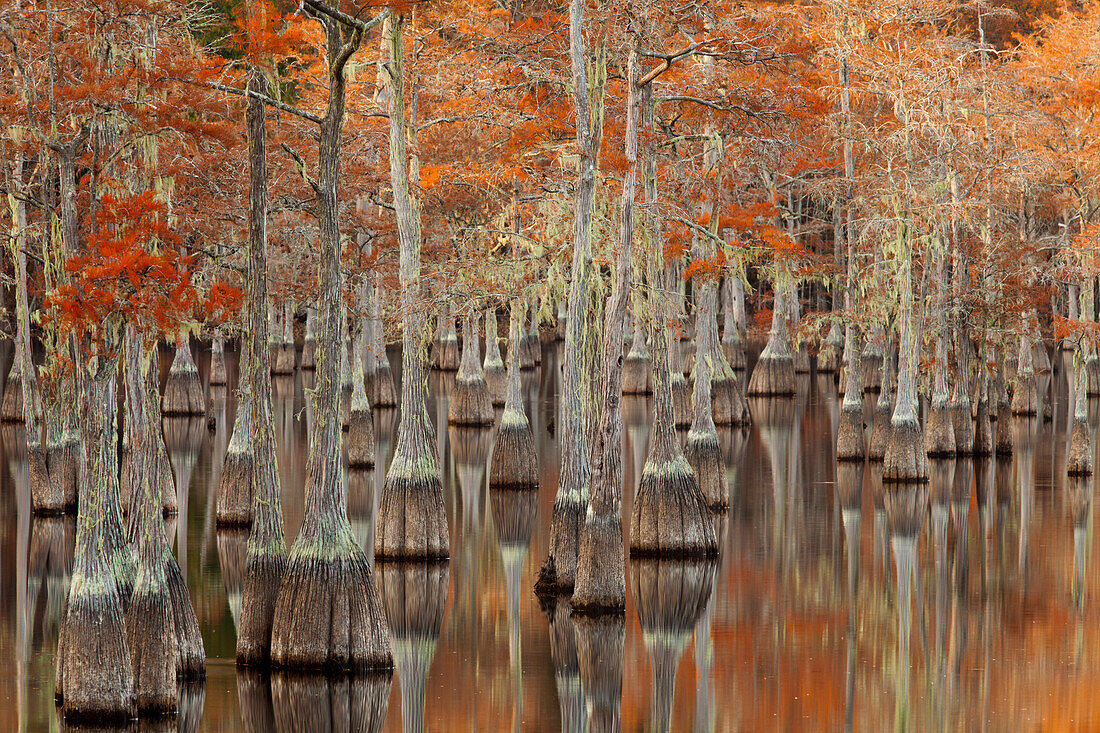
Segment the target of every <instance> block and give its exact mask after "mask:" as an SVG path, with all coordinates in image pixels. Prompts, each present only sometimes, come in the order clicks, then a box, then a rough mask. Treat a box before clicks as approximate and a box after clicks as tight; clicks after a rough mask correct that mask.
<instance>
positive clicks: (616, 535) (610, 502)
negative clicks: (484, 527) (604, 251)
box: [573, 47, 639, 613]
mask: <svg viewBox="0 0 1100 733" xmlns="http://www.w3.org/2000/svg"><path fill="white" fill-rule="evenodd" d="M627 68H628V73H627V90H628V91H627V117H626V159H627V170H626V175H625V177H624V180H623V193H622V201H621V204H620V209H619V227H620V232H619V234H620V236H619V252H618V255H617V258H616V263H615V265H616V266H615V284H614V286H613V288H612V291H611V299H610V300H609V301H608V303H607V309H606V311H605V321H604V323H605V326H604V334H603V336H604V341H603V344H604V355H605V358H604V367H603V374H602V375H601V376H602V378H601V380H600V390H601V392H602V393H603V404H602V409H601V411H600V420H599V426H598V429H597V430H598V432H597V435H596V450H595V451H594V452H593V455H592V459H593V461H592V468H593V473H592V475H593V482H592V489H593V490H592V497H591V499H590V500H589V502H588V512H587V515H586V516H585V521H584V527H583V528H582V530H581V542H580V549H579V550H578V553H577V579H576V587H575V589H574V592H573V607H574V609H576V610H578V611H588V612H597V613H599V612H607V611H611V612H618V611H621V610H623V609H624V608H625V604H626V574H625V567H624V566H625V563H624V558H623V535H622V486H623V463H622V435H623V415H622V376H623V375H622V359H621V358H620V357H619V356H618V355H620V354H621V353H622V343H623V320H624V318H625V317H626V304H627V301H628V300H629V299H630V251H631V245H632V243H633V240H634V194H635V180H636V178H637V168H638V165H637V158H638V112H639V98H638V97H639V89H638V81H637V80H638V55H637V49H636V48H634V47H632V48H631V50H630V56H629V59H628V61H627ZM612 355H616V356H615V357H614V358H613V356H612Z"/></svg>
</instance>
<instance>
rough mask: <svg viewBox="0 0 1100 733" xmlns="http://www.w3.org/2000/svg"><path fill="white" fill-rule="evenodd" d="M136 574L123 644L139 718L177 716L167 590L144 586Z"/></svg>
mask: <svg viewBox="0 0 1100 733" xmlns="http://www.w3.org/2000/svg"><path fill="white" fill-rule="evenodd" d="M147 577H148V576H146V575H145V574H143V573H142V572H141V571H139V573H138V579H137V582H136V583H135V585H134V594H133V596H132V597H131V598H130V604H129V609H128V610H127V612H126V640H127V645H128V646H129V649H130V666H131V669H132V670H133V676H134V699H135V704H136V707H137V712H138V715H139V716H141V717H157V716H164V715H173V714H175V712H176V657H177V654H178V652H177V649H176V633H175V623H174V621H173V618H172V599H171V597H170V596H169V594H168V588H167V587H166V586H163V585H162V586H160V587H159V588H157V587H155V586H153V585H152V584H149V583H147V582H146V578H147Z"/></svg>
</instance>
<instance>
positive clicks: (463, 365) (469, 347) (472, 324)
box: [447, 313, 493, 427]
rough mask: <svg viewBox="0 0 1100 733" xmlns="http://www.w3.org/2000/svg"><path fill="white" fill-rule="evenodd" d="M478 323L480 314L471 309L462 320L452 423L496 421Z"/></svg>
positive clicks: (474, 424) (479, 424)
mask: <svg viewBox="0 0 1100 733" xmlns="http://www.w3.org/2000/svg"><path fill="white" fill-rule="evenodd" d="M477 323H478V318H477V314H476V313H470V314H468V315H467V316H466V318H465V320H464V321H463V324H462V359H461V361H460V363H459V366H458V375H457V376H456V377H455V384H454V389H453V390H452V391H451V399H450V404H449V405H448V411H447V422H448V423H450V424H451V425H466V426H472V427H487V426H489V425H492V424H493V401H492V398H491V397H490V396H489V385H488V383H487V382H486V381H485V373H484V372H483V371H482V370H481V355H480V350H479V348H478V346H479V343H480V339H479V337H478V332H477V331H478V328H477Z"/></svg>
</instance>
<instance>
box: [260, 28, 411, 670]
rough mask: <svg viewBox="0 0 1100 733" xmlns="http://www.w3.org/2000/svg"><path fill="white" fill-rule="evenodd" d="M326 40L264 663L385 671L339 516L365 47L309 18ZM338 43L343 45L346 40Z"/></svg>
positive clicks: (374, 618) (364, 580) (359, 554)
mask: <svg viewBox="0 0 1100 733" xmlns="http://www.w3.org/2000/svg"><path fill="white" fill-rule="evenodd" d="M315 18H316V20H317V21H318V22H319V23H320V25H321V27H322V29H323V30H324V32H325V42H326V43H325V45H326V55H327V60H328V107H327V110H326V112H325V117H324V119H323V120H322V121H321V125H320V128H321V129H320V136H319V141H318V165H317V170H318V173H317V184H316V188H315V193H316V195H317V213H318V219H319V222H318V223H319V229H320V242H319V253H320V272H319V277H318V294H319V297H318V302H317V305H318V315H319V318H318V334H317V335H318V338H317V351H316V355H315V361H316V369H315V377H314V384H315V392H314V394H313V395H312V397H313V405H314V409H315V411H316V417H315V418H314V422H313V426H312V436H311V444H310V452H309V459H308V463H307V467H306V487H305V514H304V517H303V520H302V526H301V529H300V530H299V532H298V537H297V538H296V539H295V541H294V546H293V547H292V548H291V551H290V555H289V556H288V558H287V566H286V572H285V574H284V576H283V583H282V586H281V587H280V588H279V595H278V597H277V599H276V602H275V615H274V617H273V619H272V623H271V663H272V664H273V665H275V666H278V667H284V668H291V669H337V670H355V671H359V670H370V669H392V666H393V654H392V650H391V644H390V638H389V630H388V628H387V625H386V620H385V615H384V612H383V609H382V601H381V598H380V597H379V595H378V589H377V587H376V586H375V584H374V578H373V573H372V571H371V566H370V564H369V563H368V562H367V558H366V556H365V555H364V554H363V550H362V548H360V547H359V543H358V542H356V540H355V536H354V535H353V534H352V531H351V525H350V524H349V522H348V516H347V483H346V480H345V477H344V476H343V465H342V463H343V462H342V460H341V451H340V444H341V442H342V438H343V419H342V409H341V407H342V406H341V364H342V362H343V360H344V359H345V358H346V323H347V319H346V316H345V307H344V301H343V291H342V287H341V280H342V277H341V270H340V251H341V246H340V245H341V242H340V227H339V209H338V202H337V196H338V185H339V178H340V175H339V174H340V145H341V137H342V130H343V124H344V110H345V99H346V91H347V89H346V85H347V78H346V73H345V67H346V64H347V62H348V60H349V59H350V58H351V56H352V54H353V53H355V51H356V50H357V49H358V48H359V46H360V44H361V43H362V40H363V35H362V31H361V30H359V29H355V30H350V29H349V30H347V31H346V32H345V31H344V30H343V29H342V26H341V24H340V22H338V21H336V20H334V19H333V18H331V17H330V16H328V15H324V14H317V15H316V16H315ZM345 36H347V37H346V38H345Z"/></svg>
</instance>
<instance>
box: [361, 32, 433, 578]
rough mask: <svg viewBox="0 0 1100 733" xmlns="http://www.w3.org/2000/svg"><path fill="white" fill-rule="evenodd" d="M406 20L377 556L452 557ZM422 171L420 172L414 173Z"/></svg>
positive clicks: (394, 172) (398, 57) (392, 99)
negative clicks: (394, 298)
mask: <svg viewBox="0 0 1100 733" xmlns="http://www.w3.org/2000/svg"><path fill="white" fill-rule="evenodd" d="M402 28H403V19H402V18H401V16H399V15H395V16H393V17H392V18H391V19H390V20H388V21H387V22H386V30H385V32H384V34H383V35H384V42H385V44H386V46H387V57H388V63H387V65H386V66H385V68H384V70H383V72H382V77H383V83H384V86H385V89H386V92H387V93H388V95H389V119H390V137H389V142H390V183H391V185H392V187H393V199H394V208H395V209H396V214H397V235H398V240H399V242H400V276H401V297H402V311H403V313H402V319H403V335H402V338H403V342H402V352H401V364H402V372H401V423H400V425H399V427H398V436H397V447H396V450H395V452H394V456H393V461H392V462H391V463H390V468H389V471H388V472H387V473H386V481H385V484H384V485H383V487H382V498H381V503H380V506H379V509H378V526H377V529H376V531H375V538H374V552H375V556H376V557H378V558H395V559H397V558H403V559H414V558H445V557H448V556H449V555H450V535H449V532H448V528H447V514H446V508H445V507H444V504H443V485H442V482H441V481H440V477H439V466H438V464H437V463H436V455H435V449H434V448H433V447H432V436H433V435H434V429H433V427H432V423H431V418H429V417H428V410H427V405H426V404H425V399H424V395H425V378H426V375H425V370H424V344H423V335H424V318H423V315H422V310H423V306H422V303H421V302H420V287H421V286H420V207H419V202H418V201H417V199H416V197H415V196H414V195H413V193H412V190H413V189H412V185H413V184H414V183H418V182H417V181H413V180H411V176H410V160H409V156H408V152H407V150H406V146H405V137H406V122H405V96H404V95H405V80H404V65H403V64H404V57H403V40H402V37H403V30H402ZM414 170H415V168H414Z"/></svg>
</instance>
